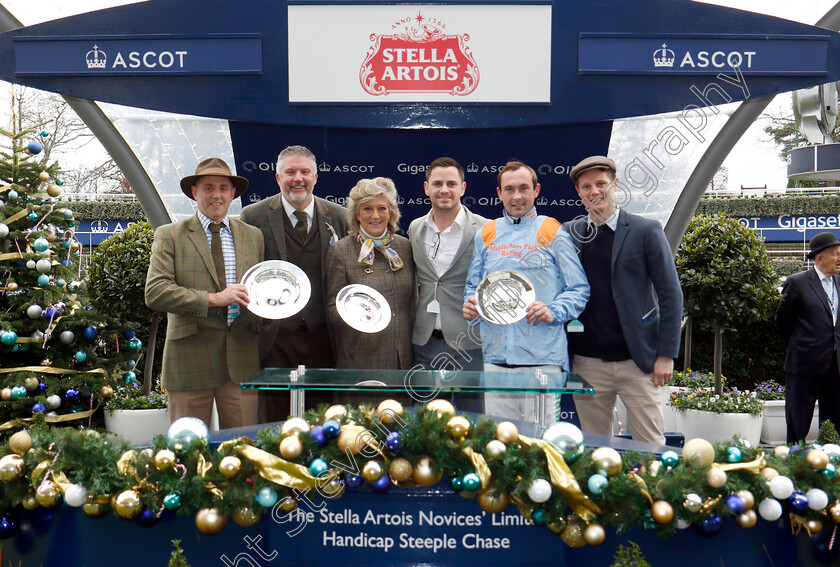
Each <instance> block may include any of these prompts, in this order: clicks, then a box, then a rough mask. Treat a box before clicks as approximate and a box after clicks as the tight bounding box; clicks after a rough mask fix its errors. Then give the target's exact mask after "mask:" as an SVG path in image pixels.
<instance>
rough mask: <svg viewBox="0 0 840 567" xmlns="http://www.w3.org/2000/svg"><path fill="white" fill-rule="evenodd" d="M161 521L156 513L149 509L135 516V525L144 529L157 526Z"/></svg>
mask: <svg viewBox="0 0 840 567" xmlns="http://www.w3.org/2000/svg"><path fill="white" fill-rule="evenodd" d="M159 520H160V518H158V517H157V514H155V511H154V510H150V509H149V508H146V509H145V510H142V511H141V512H140V513H139V514H137V515H136V516H134V523H135V524H137V525H138V526H141V527H143V528H151V527H152V526H154V525H155V524H157V523H158V521H159Z"/></svg>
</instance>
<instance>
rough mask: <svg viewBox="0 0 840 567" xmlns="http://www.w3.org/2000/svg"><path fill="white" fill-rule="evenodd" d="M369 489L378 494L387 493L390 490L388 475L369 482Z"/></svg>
mask: <svg viewBox="0 0 840 567" xmlns="http://www.w3.org/2000/svg"><path fill="white" fill-rule="evenodd" d="M370 489H371V490H373V491H374V492H378V493H380V494H381V493H383V492H388V490H390V489H391V479H390V478H388V473H385V474H383V475H382V476H380V477H379V478H378V479H377V480H375V481H373V482H371V483H370Z"/></svg>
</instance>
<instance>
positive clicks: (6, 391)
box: [0, 388, 12, 402]
mask: <svg viewBox="0 0 840 567" xmlns="http://www.w3.org/2000/svg"><path fill="white" fill-rule="evenodd" d="M0 399H2V400H3V401H4V402H8V401H9V400H11V399H12V389H11V388H3V389H2V390H0Z"/></svg>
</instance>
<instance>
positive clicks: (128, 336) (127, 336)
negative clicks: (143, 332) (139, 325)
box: [122, 329, 137, 341]
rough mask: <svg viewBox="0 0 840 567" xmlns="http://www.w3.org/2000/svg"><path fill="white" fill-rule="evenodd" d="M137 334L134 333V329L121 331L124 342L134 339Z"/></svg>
mask: <svg viewBox="0 0 840 567" xmlns="http://www.w3.org/2000/svg"><path fill="white" fill-rule="evenodd" d="M136 334H137V333H135V332H134V329H123V332H122V336H123V338H124V339H125V340H127V341H130V340H131V339H133V338H134V336H135V335H136Z"/></svg>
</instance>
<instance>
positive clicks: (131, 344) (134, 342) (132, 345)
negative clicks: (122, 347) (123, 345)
mask: <svg viewBox="0 0 840 567" xmlns="http://www.w3.org/2000/svg"><path fill="white" fill-rule="evenodd" d="M142 346H143V342H142V341H141V340H140V339H138V338H137V337H134V338H133V339H131V340H130V341H128V350H140V347H142Z"/></svg>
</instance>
